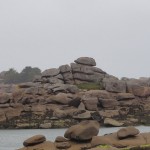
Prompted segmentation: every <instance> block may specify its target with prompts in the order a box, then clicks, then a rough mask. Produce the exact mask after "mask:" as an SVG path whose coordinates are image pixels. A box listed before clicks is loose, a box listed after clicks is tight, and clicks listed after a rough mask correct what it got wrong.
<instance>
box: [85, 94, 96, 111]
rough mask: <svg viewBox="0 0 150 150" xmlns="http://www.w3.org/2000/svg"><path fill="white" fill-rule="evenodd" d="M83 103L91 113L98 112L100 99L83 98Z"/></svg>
mask: <svg viewBox="0 0 150 150" xmlns="http://www.w3.org/2000/svg"><path fill="white" fill-rule="evenodd" d="M82 101H83V103H84V105H85V108H86V109H87V110H90V111H96V110H97V109H98V108H97V105H98V99H97V97H90V96H87V95H86V96H83V97H82Z"/></svg>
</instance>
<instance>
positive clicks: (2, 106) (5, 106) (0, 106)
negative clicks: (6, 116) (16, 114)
mask: <svg viewBox="0 0 150 150" xmlns="http://www.w3.org/2000/svg"><path fill="white" fill-rule="evenodd" d="M8 107H10V104H0V108H8Z"/></svg>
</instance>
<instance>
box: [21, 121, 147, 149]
mask: <svg viewBox="0 0 150 150" xmlns="http://www.w3.org/2000/svg"><path fill="white" fill-rule="evenodd" d="M98 132H99V123H98V122H96V121H84V122H81V123H80V124H77V125H74V126H72V127H70V128H69V129H68V130H67V131H66V132H65V134H64V136H65V137H66V138H65V137H61V136H58V137H56V139H55V142H50V141H45V140H46V138H45V136H44V135H35V136H33V137H31V138H29V139H27V140H25V141H24V142H23V145H24V147H23V148H21V149H18V150H38V149H41V150H49V149H52V150H62V149H68V150H82V149H84V150H106V149H107V150H117V149H118V150H119V149H122V148H123V149H127V150H133V149H135V150H136V149H137V150H143V149H144V148H145V149H149V148H150V140H149V139H150V133H149V132H147V133H140V132H139V130H138V129H136V128H135V127H127V128H121V129H120V130H118V131H116V132H114V133H110V134H105V135H101V136H97V134H98Z"/></svg>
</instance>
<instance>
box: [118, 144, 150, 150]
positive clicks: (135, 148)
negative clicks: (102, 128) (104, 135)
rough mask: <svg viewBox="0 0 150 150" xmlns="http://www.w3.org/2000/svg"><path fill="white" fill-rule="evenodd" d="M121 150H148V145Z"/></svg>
mask: <svg viewBox="0 0 150 150" xmlns="http://www.w3.org/2000/svg"><path fill="white" fill-rule="evenodd" d="M121 150H150V144H146V145H141V146H134V147H127V148H122V149H121Z"/></svg>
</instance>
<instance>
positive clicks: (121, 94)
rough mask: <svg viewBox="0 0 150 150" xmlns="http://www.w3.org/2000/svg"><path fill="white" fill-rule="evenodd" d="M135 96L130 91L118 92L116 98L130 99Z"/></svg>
mask: <svg viewBox="0 0 150 150" xmlns="http://www.w3.org/2000/svg"><path fill="white" fill-rule="evenodd" d="M134 98H135V96H134V95H133V94H131V93H118V94H117V97H116V99H117V100H118V101H120V100H130V99H134Z"/></svg>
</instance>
